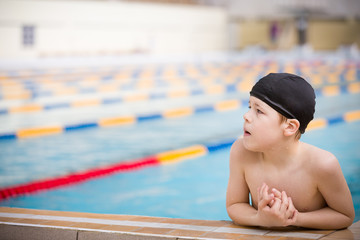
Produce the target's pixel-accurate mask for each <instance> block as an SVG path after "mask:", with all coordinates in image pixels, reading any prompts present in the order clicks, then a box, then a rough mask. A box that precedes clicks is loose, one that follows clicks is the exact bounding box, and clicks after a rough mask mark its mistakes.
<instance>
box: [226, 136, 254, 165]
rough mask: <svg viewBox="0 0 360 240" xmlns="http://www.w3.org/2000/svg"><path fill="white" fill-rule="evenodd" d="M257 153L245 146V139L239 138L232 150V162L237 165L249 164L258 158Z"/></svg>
mask: <svg viewBox="0 0 360 240" xmlns="http://www.w3.org/2000/svg"><path fill="white" fill-rule="evenodd" d="M256 156H257V153H256V152H252V151H249V150H247V149H246V148H245V147H244V144H243V139H242V138H239V139H237V140H236V141H235V142H234V143H233V145H232V146H231V150H230V164H234V165H235V164H236V165H243V166H245V165H247V164H248V163H251V162H253V160H254V158H256Z"/></svg>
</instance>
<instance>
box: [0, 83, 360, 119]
mask: <svg viewBox="0 0 360 240" xmlns="http://www.w3.org/2000/svg"><path fill="white" fill-rule="evenodd" d="M242 83H243V82H240V83H239V84H225V85H220V84H215V85H210V86H206V87H196V88H190V89H184V90H181V91H179V90H175V91H174V90H171V91H167V92H163V93H159V92H157V93H155V92H148V93H134V94H132V95H129V96H119V97H106V98H94V99H84V100H76V101H72V102H55V103H45V104H40V103H30V104H25V105H19V106H12V107H8V108H6V107H5V108H0V115H6V114H16V113H33V112H42V111H52V110H57V109H68V108H82V107H93V106H101V105H109V104H119V103H120V104H121V103H128V102H135V101H149V100H156V99H173V98H180V97H187V96H198V95H220V94H226V93H234V92H247V91H249V90H250V89H249V87H248V86H244V85H243V84H242ZM253 84H254V81H251V84H250V86H252V85H253ZM315 91H316V95H317V96H338V95H340V94H344V93H350V94H355V93H360V82H347V83H346V84H343V85H341V86H339V85H336V86H335V85H328V86H323V87H321V88H318V89H316V90H315Z"/></svg>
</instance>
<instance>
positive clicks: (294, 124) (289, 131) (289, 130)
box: [284, 119, 300, 137]
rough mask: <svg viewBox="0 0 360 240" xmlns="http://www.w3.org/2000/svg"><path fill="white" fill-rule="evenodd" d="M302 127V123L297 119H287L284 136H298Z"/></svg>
mask: <svg viewBox="0 0 360 240" xmlns="http://www.w3.org/2000/svg"><path fill="white" fill-rule="evenodd" d="M299 127H300V122H299V121H298V120H296V119H287V120H286V126H285V129H284V135H285V136H287V137H288V136H291V135H293V134H296V132H297V130H298V129H299Z"/></svg>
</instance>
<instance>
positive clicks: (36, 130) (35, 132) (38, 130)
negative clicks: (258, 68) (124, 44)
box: [0, 99, 247, 140]
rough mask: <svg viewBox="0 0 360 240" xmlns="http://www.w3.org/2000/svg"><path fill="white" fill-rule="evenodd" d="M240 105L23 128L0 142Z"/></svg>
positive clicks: (232, 102)
mask: <svg viewBox="0 0 360 240" xmlns="http://www.w3.org/2000/svg"><path fill="white" fill-rule="evenodd" d="M242 104H247V102H246V103H242V102H241V100H237V99H235V100H234V99H231V100H223V101H219V102H216V103H214V104H211V105H210V104H209V105H203V106H198V107H185V108H184V107H183V108H176V109H170V110H165V111H163V112H160V113H150V114H146V115H142V114H140V115H137V116H131V115H130V116H118V117H111V118H102V119H100V120H98V121H95V122H85V123H76V124H71V125H65V126H60V125H56V126H44V127H32V128H24V129H19V130H16V131H15V132H8V133H0V140H8V139H18V138H28V137H37V136H44V135H53V134H59V133H64V132H69V131H75V130H79V129H85V128H96V127H109V126H116V125H127V124H134V123H139V122H144V121H150V120H156V119H163V118H174V117H184V116H188V115H192V114H197V113H203V112H212V111H217V112H221V111H230V110H235V109H238V108H240V107H241V105H242Z"/></svg>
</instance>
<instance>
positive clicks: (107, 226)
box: [0, 207, 360, 240]
mask: <svg viewBox="0 0 360 240" xmlns="http://www.w3.org/2000/svg"><path fill="white" fill-rule="evenodd" d="M0 236H2V239H40V238H41V239H74V240H80V239H173V240H176V239H240V238H244V237H245V238H251V237H252V236H253V237H260V236H261V238H263V239H280V238H284V237H285V238H291V239H325V240H326V239H327V240H331V239H360V221H358V222H356V223H354V224H353V225H352V226H350V227H349V228H348V229H344V230H340V231H333V230H311V229H293V230H286V231H273V230H267V229H261V228H251V227H242V226H236V225H234V224H233V223H232V222H231V221H222V220H220V221H213V220H193V219H175V218H162V217H149V216H135V215H118V214H95V213H81V212H64V211H49V210H35V209H25V208H11V207H0Z"/></svg>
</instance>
